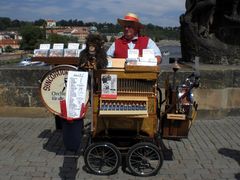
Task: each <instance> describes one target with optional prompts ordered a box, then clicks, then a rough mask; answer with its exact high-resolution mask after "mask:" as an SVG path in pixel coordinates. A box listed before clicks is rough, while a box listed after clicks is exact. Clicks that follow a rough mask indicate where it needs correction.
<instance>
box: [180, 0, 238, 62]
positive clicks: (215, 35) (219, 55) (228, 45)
mask: <svg viewBox="0 0 240 180" xmlns="http://www.w3.org/2000/svg"><path fill="white" fill-rule="evenodd" d="M185 6H186V12H185V14H183V15H181V16H180V23H181V39H180V40H181V46H182V57H183V60H184V61H193V59H194V58H195V56H199V57H200V62H202V63H208V64H240V0H186V4H185Z"/></svg>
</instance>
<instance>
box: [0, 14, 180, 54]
mask: <svg viewBox="0 0 240 180" xmlns="http://www.w3.org/2000/svg"><path fill="white" fill-rule="evenodd" d="M56 24H57V26H88V27H91V26H95V27H96V28H97V31H98V32H99V33H101V34H104V35H108V36H109V35H110V36H112V38H111V40H110V41H113V40H114V36H115V35H116V34H118V33H119V32H121V31H122V27H121V26H120V25H119V24H112V23H107V22H105V23H96V22H86V23H84V22H83V21H81V20H77V19H74V20H72V19H70V20H68V21H66V20H60V21H58V22H57V23H56ZM45 26H46V21H45V20H44V19H39V20H36V21H34V22H28V21H19V20H16V19H15V20H11V19H10V18H8V17H0V31H1V30H16V31H19V33H20V35H21V36H22V38H23V39H22V41H21V44H20V49H23V50H33V49H36V48H38V47H39V44H41V43H51V44H52V43H64V44H65V45H66V44H67V43H68V42H78V40H77V38H76V37H71V36H61V35H56V34H52V35H49V37H48V38H47V39H46V35H45ZM40 27H43V28H40ZM141 33H142V35H147V36H149V37H151V38H152V39H153V40H155V41H156V42H158V41H160V40H162V39H169V40H179V39H180V28H179V27H160V26H156V25H153V24H146V25H145V28H144V29H143V30H142V32H141Z"/></svg>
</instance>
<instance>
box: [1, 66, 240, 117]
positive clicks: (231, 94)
mask: <svg viewBox="0 0 240 180" xmlns="http://www.w3.org/2000/svg"><path fill="white" fill-rule="evenodd" d="M48 70H49V67H25V68H24V67H21V68H20V67H16V68H0V116H30V117H33V116H34V117H46V116H51V113H49V112H48V110H46V109H45V108H44V106H43V104H42V102H41V99H40V95H39V80H40V79H41V77H42V76H43V75H44V73H46V72H47V71H48ZM191 72H192V69H191V68H183V69H181V70H179V71H178V72H177V83H178V82H180V81H182V80H184V78H185V77H187V76H188V75H190V74H191ZM200 74H201V84H200V87H199V88H198V89H195V90H194V95H195V100H196V101H197V102H198V104H199V113H198V118H201V119H203V118H206V117H207V118H213V119H218V118H221V117H223V116H229V115H240V98H239V94H240V68H239V67H237V66H218V65H200ZM172 75H173V74H172V70H171V68H162V69H161V73H160V78H159V85H160V87H162V89H163V87H164V80H165V78H166V77H167V76H169V79H170V81H171V80H172ZM163 94H164V93H163Z"/></svg>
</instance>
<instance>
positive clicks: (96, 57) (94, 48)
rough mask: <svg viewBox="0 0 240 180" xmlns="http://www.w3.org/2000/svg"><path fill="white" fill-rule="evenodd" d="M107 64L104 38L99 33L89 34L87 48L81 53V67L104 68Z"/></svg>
mask: <svg viewBox="0 0 240 180" xmlns="http://www.w3.org/2000/svg"><path fill="white" fill-rule="evenodd" d="M107 64H108V60H107V54H106V51H105V49H104V40H103V38H102V37H101V35H99V34H89V35H88V36H87V38H86V48H85V49H84V50H82V51H81V53H80V57H79V68H83V69H84V68H86V69H89V68H91V67H92V68H93V69H103V68H105V67H107Z"/></svg>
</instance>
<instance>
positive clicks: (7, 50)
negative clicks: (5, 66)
mask: <svg viewBox="0 0 240 180" xmlns="http://www.w3.org/2000/svg"><path fill="white" fill-rule="evenodd" d="M13 51H14V49H13V48H12V46H6V47H5V52H13Z"/></svg>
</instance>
